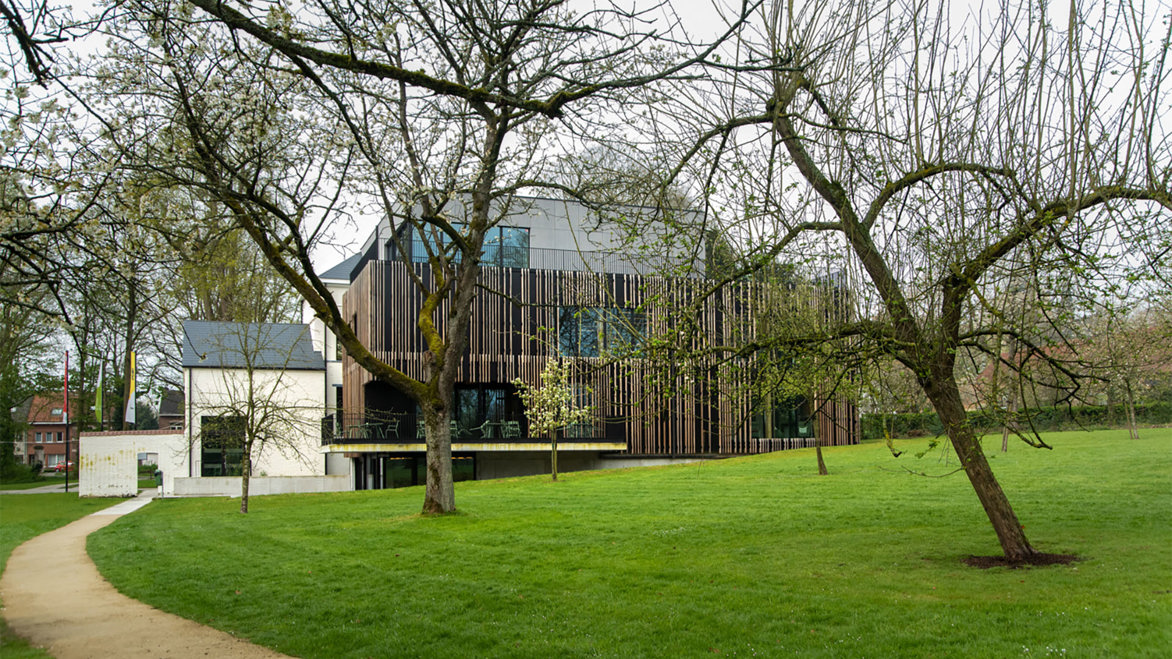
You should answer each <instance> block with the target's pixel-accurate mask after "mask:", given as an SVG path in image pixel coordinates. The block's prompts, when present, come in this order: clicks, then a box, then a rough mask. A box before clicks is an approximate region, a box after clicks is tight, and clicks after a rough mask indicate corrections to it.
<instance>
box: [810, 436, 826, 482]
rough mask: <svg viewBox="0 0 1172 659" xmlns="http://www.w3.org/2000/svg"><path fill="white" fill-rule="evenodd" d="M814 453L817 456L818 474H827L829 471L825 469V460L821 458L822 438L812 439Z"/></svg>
mask: <svg viewBox="0 0 1172 659" xmlns="http://www.w3.org/2000/svg"><path fill="white" fill-rule="evenodd" d="M814 453H815V454H816V455H817V456H818V475H819V476H829V475H830V472H829V471H826V462H824V461H823V460H822V440H821V439H817V438H815V439H814Z"/></svg>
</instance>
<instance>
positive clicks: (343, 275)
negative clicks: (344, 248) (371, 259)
mask: <svg viewBox="0 0 1172 659" xmlns="http://www.w3.org/2000/svg"><path fill="white" fill-rule="evenodd" d="M360 258H362V254H354V255H353V256H350V257H349V258H347V259H346V260H345V261H342V262H341V263H339V264H338V265H335V266H334V267H332V268H330V269H329V270H326V271H325V272H323V273H321V274H320V275H318V277H319V278H321V279H337V280H339V281H350V271H351V270H353V269H354V266H355V265H357V263H358V259H360Z"/></svg>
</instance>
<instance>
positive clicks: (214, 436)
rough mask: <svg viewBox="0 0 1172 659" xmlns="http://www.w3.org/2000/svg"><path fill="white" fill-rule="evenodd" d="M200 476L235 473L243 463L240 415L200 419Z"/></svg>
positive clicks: (230, 474)
mask: <svg viewBox="0 0 1172 659" xmlns="http://www.w3.org/2000/svg"><path fill="white" fill-rule="evenodd" d="M199 439H200V476H239V475H240V474H241V473H242V471H243V463H244V418H243V417H239V416H205V417H201V419H200V432H199Z"/></svg>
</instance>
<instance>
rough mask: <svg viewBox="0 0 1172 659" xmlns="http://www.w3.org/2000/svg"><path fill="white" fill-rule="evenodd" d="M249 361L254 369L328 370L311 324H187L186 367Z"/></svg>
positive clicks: (236, 364)
mask: <svg viewBox="0 0 1172 659" xmlns="http://www.w3.org/2000/svg"><path fill="white" fill-rule="evenodd" d="M249 356H250V357H249ZM249 360H250V361H251V362H252V365H253V367H254V368H264V369H285V370H294V371H298V370H300V371H305V370H309V371H322V370H325V361H324V360H323V358H322V355H321V353H320V352H317V351H315V350H314V349H313V339H312V338H311V336H310V333H309V325H304V324H301V323H226V322H218V321H209V320H185V321H183V367H184V368H245V366H246V364H247V362H248V361H249Z"/></svg>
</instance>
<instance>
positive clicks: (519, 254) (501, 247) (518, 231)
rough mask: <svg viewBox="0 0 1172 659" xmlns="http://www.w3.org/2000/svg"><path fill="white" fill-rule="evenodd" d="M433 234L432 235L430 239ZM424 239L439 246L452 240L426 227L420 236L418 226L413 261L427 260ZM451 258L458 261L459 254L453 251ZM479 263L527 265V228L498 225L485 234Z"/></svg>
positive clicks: (526, 266)
mask: <svg viewBox="0 0 1172 659" xmlns="http://www.w3.org/2000/svg"><path fill="white" fill-rule="evenodd" d="M453 226H454V227H455V228H456V229H457V230H459V231H462V230H463V229H464V225H463V224H454V225H453ZM433 236H434V238H433ZM424 240H427V241H428V242H429V243H432V244H434V242H433V241H434V240H438V241H439V244H440V246H441V248H443V247H447V245H448V244H450V243H451V241H452V239H451V238H450V237H449V236H448V235H447V234H446V233H443V232H442V231H439V230H435V229H432V228H428V229H426V230H424V232H423V235H420V232H419V230H418V229H415V230H414V231H413V232H412V239H411V260H412V261H415V262H416V263H427V246H426V245H424ZM453 261H454V262H456V263H459V262H460V255H459V254H456V255H455V256H454V257H453ZM480 263H481V264H482V265H488V266H497V267H503V268H528V267H529V229H528V228H526V227H502V226H497V227H493V228H491V229H489V230H488V232H487V233H486V234H484V252H483V253H482V254H481V257H480Z"/></svg>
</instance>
